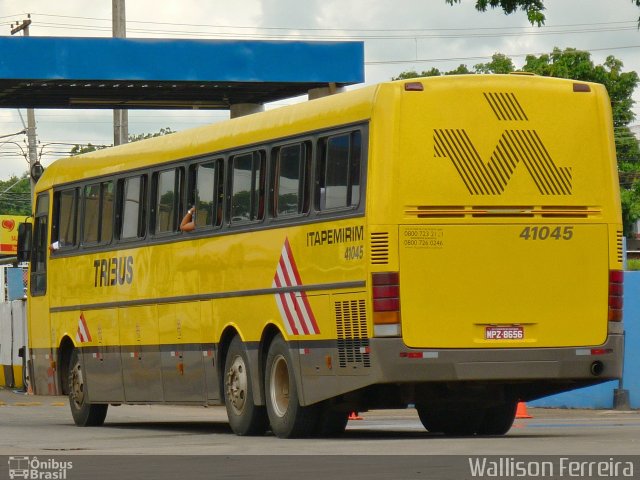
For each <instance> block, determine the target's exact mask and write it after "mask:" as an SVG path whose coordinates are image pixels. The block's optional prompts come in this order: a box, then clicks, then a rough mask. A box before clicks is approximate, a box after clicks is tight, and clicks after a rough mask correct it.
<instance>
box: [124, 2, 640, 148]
mask: <svg viewBox="0 0 640 480" xmlns="http://www.w3.org/2000/svg"><path fill="white" fill-rule="evenodd" d="M639 1H640V0H639ZM172 133H176V132H175V131H174V130H171V127H167V128H161V129H160V130H158V131H157V132H155V133H139V134H138V135H129V143H132V142H138V141H140V140H146V139H147V138H154V137H162V136H164V135H171V134H172Z"/></svg>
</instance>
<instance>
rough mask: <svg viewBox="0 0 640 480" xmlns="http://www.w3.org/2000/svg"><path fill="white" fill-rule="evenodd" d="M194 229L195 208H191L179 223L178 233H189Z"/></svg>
mask: <svg viewBox="0 0 640 480" xmlns="http://www.w3.org/2000/svg"><path fill="white" fill-rule="evenodd" d="M195 228H196V207H191V208H190V209H189V210H187V213H186V214H185V216H184V217H183V218H182V221H181V222H180V231H182V232H191V231H193V230H194V229H195Z"/></svg>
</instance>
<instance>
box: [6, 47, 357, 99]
mask: <svg viewBox="0 0 640 480" xmlns="http://www.w3.org/2000/svg"><path fill="white" fill-rule="evenodd" d="M0 52H1V53H0V108H25V107H31V108H109V109H111V108H126V109H135V108H145V109H154V108H157V109H172V108H182V109H223V110H228V109H229V108H230V106H231V105H233V104H243V103H249V104H261V103H267V102H272V101H276V100H281V99H283V98H289V97H294V96H297V95H302V94H306V93H307V92H308V91H309V90H311V89H314V88H320V87H327V86H330V85H334V86H336V87H341V86H345V85H350V84H354V83H361V82H363V81H364V45H363V43H362V42H298V41H296V42H290V41H286V42H285V41H237V40H180V39H141V38H81V37H0Z"/></svg>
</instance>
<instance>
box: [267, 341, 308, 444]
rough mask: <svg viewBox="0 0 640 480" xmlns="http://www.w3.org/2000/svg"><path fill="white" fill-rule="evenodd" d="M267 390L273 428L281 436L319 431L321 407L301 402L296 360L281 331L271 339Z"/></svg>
mask: <svg viewBox="0 0 640 480" xmlns="http://www.w3.org/2000/svg"><path fill="white" fill-rule="evenodd" d="M265 394H266V402H267V414H268V415H269V423H270V424H271V430H272V431H273V433H274V434H275V435H276V436H278V437H280V438H296V437H307V436H311V435H313V434H314V433H315V430H316V425H317V422H318V413H319V412H318V408H317V406H315V405H311V406H308V407H303V406H301V405H300V401H299V398H298V390H297V388H296V379H295V374H294V371H293V362H292V360H291V354H290V353H289V348H288V347H287V343H286V342H285V341H284V339H283V338H282V336H281V335H278V336H276V337H275V338H274V339H273V342H271V346H270V347H269V353H268V355H267V362H266V366H265Z"/></svg>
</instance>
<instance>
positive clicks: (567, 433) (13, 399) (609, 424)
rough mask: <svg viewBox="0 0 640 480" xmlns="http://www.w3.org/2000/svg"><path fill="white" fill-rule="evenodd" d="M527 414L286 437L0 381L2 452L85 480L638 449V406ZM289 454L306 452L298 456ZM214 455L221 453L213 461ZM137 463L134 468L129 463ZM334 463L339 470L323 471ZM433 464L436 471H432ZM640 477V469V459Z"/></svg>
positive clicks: (412, 469) (440, 463) (464, 472)
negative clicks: (82, 401) (451, 424)
mask: <svg viewBox="0 0 640 480" xmlns="http://www.w3.org/2000/svg"><path fill="white" fill-rule="evenodd" d="M528 413H529V414H530V415H531V416H532V417H533V418H530V419H517V420H516V422H515V424H514V426H513V428H512V429H511V431H510V432H509V433H508V434H507V435H506V436H504V437H472V438H462V437H460V438H447V437H444V436H442V435H435V434H430V433H428V432H426V431H425V430H424V428H423V427H422V424H421V423H420V421H419V419H418V415H417V413H416V412H415V410H413V409H407V410H393V411H391V410H384V411H373V412H365V413H363V414H361V416H362V420H352V421H350V422H349V425H348V427H347V431H346V432H345V434H344V435H343V436H342V437H339V438H333V439H296V440H282V439H278V438H276V437H274V436H273V435H271V434H267V435H265V436H261V437H238V436H236V435H234V434H233V433H231V431H230V429H229V426H228V424H227V423H226V412H225V410H224V408H223V407H214V408H202V407H181V406H161V405H157V406H146V405H144V406H142V405H141V406H126V405H124V406H119V407H109V412H108V414H107V419H106V422H105V425H104V426H102V427H94V428H80V427H76V426H75V425H74V424H73V420H72V418H71V414H70V412H69V406H68V403H67V399H66V398H64V397H39V396H27V395H24V394H20V393H15V392H13V391H11V390H7V389H2V390H0V456H6V458H8V456H12V457H17V456H28V457H29V458H33V457H34V456H37V458H39V459H56V458H59V459H60V458H72V459H73V460H74V461H75V462H76V469H75V470H72V471H69V472H68V475H67V476H66V477H65V478H67V479H70V480H72V479H74V478H85V477H84V476H74V475H73V474H76V475H79V474H80V472H81V470H82V468H85V467H86V468H90V469H92V470H91V471H92V472H93V473H92V475H91V478H92V480H94V479H96V478H110V479H111V480H113V479H114V478H164V477H163V476H162V475H160V476H158V474H156V475H150V476H145V475H146V473H148V471H149V469H150V468H151V467H153V466H155V467H157V468H160V472H161V473H165V474H167V475H168V472H170V471H171V469H172V468H176V469H179V470H181V471H182V470H183V469H186V470H187V471H188V472H189V475H188V476H185V477H184V478H200V477H199V476H198V472H200V470H202V473H203V475H204V476H203V477H202V478H258V477H260V478H299V477H300V476H303V477H304V480H308V479H311V478H347V477H348V478H354V477H355V478H359V475H356V474H355V473H353V474H352V473H349V475H347V476H344V477H343V476H342V475H340V474H339V473H346V472H351V471H354V472H356V473H360V474H363V476H362V478H368V479H372V478H386V479H388V480H391V478H471V475H470V472H469V465H468V463H469V458H470V457H474V458H475V457H478V456H480V457H481V456H487V455H493V456H496V455H497V456H501V457H509V458H510V457H514V458H520V456H527V458H528V457H529V456H539V455H554V456H558V455H564V456H569V457H576V458H583V457H580V456H588V457H584V458H595V457H594V456H596V455H604V456H606V458H608V459H611V458H613V460H614V461H616V460H617V459H618V458H623V457H622V456H624V455H636V456H640V411H631V412H619V411H609V410H556V409H533V408H528ZM193 455H197V456H199V457H195V458H198V460H197V461H196V460H194V459H193V458H194V457H190V456H193ZM290 455H300V456H302V457H297V460H295V461H291V460H290V458H292V457H288V456H290ZM67 456H72V457H67ZM81 456H83V457H85V458H83V457H81ZM113 456H116V457H113ZM176 456H179V457H176ZM205 456H206V457H205ZM247 456H249V457H247ZM284 456H287V457H284ZM325 456H327V457H325ZM446 456H454V457H446ZM107 458H108V459H109V461H108V462H106V463H105V465H104V469H103V470H104V472H103V473H104V474H105V476H104V477H101V476H100V475H98V472H101V471H103V470H100V468H99V467H100V465H101V462H102V463H104V462H103V461H104V460H105V459H107ZM638 458H639V457H636V461H637V460H638ZM114 459H115V460H114ZM212 459H213V460H215V459H217V460H215V461H214V464H213V465H209V462H210V461H213V460H212ZM285 459H287V460H286V461H285ZM131 462H133V466H132V465H128V463H131ZM167 462H168V463H167ZM425 462H426V463H425ZM3 463H4V461H2V459H1V458H0V478H5V477H4V475H7V474H8V470H6V468H5V467H4V465H3ZM165 463H166V466H164V467H163V465H165ZM609 463H611V460H609ZM85 464H86V465H85ZM119 464H120V465H121V466H122V468H125V467H124V465H125V464H127V465H128V466H127V467H126V474H122V475H120V476H118V477H114V476H113V474H114V471H117V469H118V465H119ZM283 464H286V465H288V467H287V468H286V469H285V470H286V474H283V473H282V472H281V473H280V474H277V475H276V473H277V472H278V471H280V470H281V467H280V466H281V465H283ZM329 465H331V466H332V467H331V468H332V470H331V471H329V472H325V471H324V470H323V469H326V468H328V466H329ZM54 466H55V464H54ZM227 468H228V469H229V471H228V472H227ZM114 469H116V470H114ZM402 469H409V471H407V472H404V470H402ZM434 469H435V470H434ZM434 471H435V472H437V475H436V476H431V475H432V474H433V473H434ZM211 472H216V475H214V476H211ZM225 472H226V473H225ZM400 472H404V473H403V474H402V475H399V473H400ZM321 473H322V474H321ZM289 474H291V476H289ZM127 475H132V476H127ZM270 475H275V476H274V477H271V476H270ZM635 475H638V476H640V464H637V466H636V471H635V472H634V476H635ZM6 478H8V475H7V476H6ZM166 478H177V477H176V476H175V475H168V476H167V477H166ZM503 478H512V477H503ZM513 478H515V477H513ZM574 478H575V477H574ZM603 478H611V477H603ZM615 478H617V477H615Z"/></svg>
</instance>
